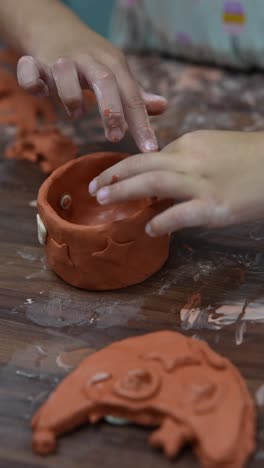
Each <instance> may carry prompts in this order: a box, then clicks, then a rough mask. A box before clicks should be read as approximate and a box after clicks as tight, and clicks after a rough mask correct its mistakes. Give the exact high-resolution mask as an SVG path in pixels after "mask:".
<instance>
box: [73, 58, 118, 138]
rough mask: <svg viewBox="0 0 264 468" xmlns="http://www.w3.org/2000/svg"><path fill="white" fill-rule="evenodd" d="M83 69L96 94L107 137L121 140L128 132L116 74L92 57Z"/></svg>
mask: <svg viewBox="0 0 264 468" xmlns="http://www.w3.org/2000/svg"><path fill="white" fill-rule="evenodd" d="M81 71H82V73H83V74H84V76H85V77H86V80H87V83H88V84H89V86H90V87H91V88H92V89H93V91H94V93H95V95H96V98H97V102H98V106H99V111H100V114H101V117H102V121H103V125H104V129H105V134H106V137H107V138H108V139H109V140H110V141H113V142H117V141H120V140H121V139H122V138H123V137H124V134H125V132H126V129H127V123H126V120H125V116H124V112H123V106H122V102H121V98H120V94H119V89H118V85H117V81H116V78H115V75H114V74H113V73H112V71H111V70H110V69H109V68H107V67H106V66H104V65H102V64H100V63H98V62H96V61H94V60H91V58H89V60H88V61H87V62H86V63H85V64H82V66H81Z"/></svg>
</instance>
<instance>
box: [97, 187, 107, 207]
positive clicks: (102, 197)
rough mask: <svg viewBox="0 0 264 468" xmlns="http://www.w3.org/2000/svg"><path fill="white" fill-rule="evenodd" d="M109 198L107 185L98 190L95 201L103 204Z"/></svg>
mask: <svg viewBox="0 0 264 468" xmlns="http://www.w3.org/2000/svg"><path fill="white" fill-rule="evenodd" d="M108 199H109V189H108V188H107V187H104V188H102V189H100V190H99V192H98V193H97V201H98V202H99V203H100V204H101V205H103V204H104V203H107V202H108Z"/></svg>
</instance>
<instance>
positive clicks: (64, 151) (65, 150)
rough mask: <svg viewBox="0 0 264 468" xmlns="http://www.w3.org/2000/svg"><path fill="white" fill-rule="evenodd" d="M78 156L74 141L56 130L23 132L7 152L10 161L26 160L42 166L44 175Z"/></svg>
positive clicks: (45, 129) (46, 129) (42, 129)
mask: <svg viewBox="0 0 264 468" xmlns="http://www.w3.org/2000/svg"><path fill="white" fill-rule="evenodd" d="M76 155H77V147H76V145H75V144H74V143H73V141H72V140H71V139H70V138H69V137H67V136H65V135H63V134H62V133H61V132H60V131H59V130H58V129H56V128H41V129H36V130H33V131H31V132H26V131H22V132H20V134H19V135H18V137H17V139H16V140H15V141H14V143H12V144H11V146H9V147H8V148H7V149H6V150H5V156H6V157H7V158H9V159H25V160H27V161H31V162H34V163H38V164H39V165H40V168H41V170H42V171H43V172H44V173H50V172H52V171H53V170H54V169H57V168H58V167H60V166H62V165H63V164H65V163H66V162H68V161H70V160H72V159H74V158H75V157H76Z"/></svg>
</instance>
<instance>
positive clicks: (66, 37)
mask: <svg viewBox="0 0 264 468" xmlns="http://www.w3.org/2000/svg"><path fill="white" fill-rule="evenodd" d="M0 32H1V34H2V36H3V38H4V39H5V40H7V41H8V42H9V43H10V44H11V45H13V46H14V47H16V48H17V49H20V50H21V51H22V53H24V54H27V55H26V56H24V57H22V58H21V59H20V61H19V63H18V80H19V83H20V85H21V86H22V87H23V88H25V89H27V90H29V91H32V92H39V93H42V94H48V92H50V91H53V92H54V91H55V92H56V91H57V92H58V94H59V96H60V98H61V100H62V102H63V103H64V105H65V107H66V109H67V110H68V112H69V113H70V114H72V115H73V116H76V117H78V116H79V115H81V113H82V112H83V100H82V88H84V87H91V88H92V89H93V91H94V92H95V94H96V97H97V101H98V105H99V109H100V113H101V116H102V120H103V124H104V128H105V133H106V136H107V138H108V139H109V140H111V141H119V140H121V139H122V138H123V136H124V133H125V131H126V128H127V126H128V127H129V129H130V131H131V133H132V135H133V137H134V139H135V141H136V143H137V145H138V147H139V148H140V150H141V151H142V152H146V151H156V150H157V141H156V138H155V135H154V132H153V130H152V128H151V126H150V123H149V118H148V112H149V113H150V114H151V113H159V112H162V111H163V110H164V109H165V107H166V100H165V99H163V98H161V97H158V96H155V95H154V96H153V95H149V94H147V95H146V94H145V93H144V92H142V90H141V89H140V88H139V86H138V84H137V83H136V81H135V79H134V77H133V75H132V73H131V71H130V70H129V67H128V64H127V62H126V59H125V57H124V55H123V54H122V52H121V51H119V50H118V49H116V48H115V47H114V46H112V45H111V44H110V42H108V41H107V40H105V39H104V38H103V37H101V36H100V35H98V34H96V33H95V32H94V31H92V30H91V29H89V28H88V27H87V26H86V25H85V24H84V23H83V22H82V21H81V20H80V19H79V18H78V17H77V16H76V15H75V14H74V13H73V12H72V11H71V10H70V9H68V8H67V7H66V6H64V5H63V4H62V3H61V2H60V1H59V0H19V2H18V1H17V0H1V1H0ZM147 110H148V112H147Z"/></svg>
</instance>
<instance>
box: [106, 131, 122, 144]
mask: <svg viewBox="0 0 264 468" xmlns="http://www.w3.org/2000/svg"><path fill="white" fill-rule="evenodd" d="M123 136H124V133H123V132H122V130H121V129H120V128H114V129H113V130H111V131H110V133H109V139H110V141H112V142H113V143H116V142H117V141H120V140H122V138H123Z"/></svg>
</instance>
